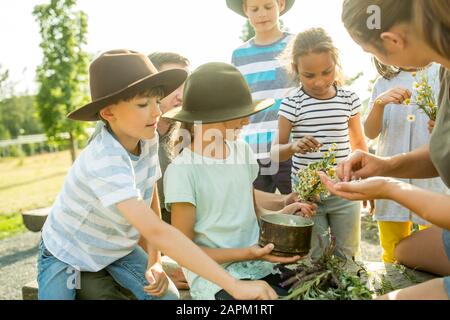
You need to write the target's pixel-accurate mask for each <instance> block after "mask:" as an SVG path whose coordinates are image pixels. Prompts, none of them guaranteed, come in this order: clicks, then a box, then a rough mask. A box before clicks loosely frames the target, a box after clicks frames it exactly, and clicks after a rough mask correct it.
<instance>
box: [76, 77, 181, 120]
mask: <svg viewBox="0 0 450 320" xmlns="http://www.w3.org/2000/svg"><path fill="white" fill-rule="evenodd" d="M187 75H188V74H187V72H186V71H185V70H182V69H171V70H166V71H162V72H159V73H155V74H152V75H149V76H148V77H145V78H143V79H141V80H139V81H136V82H134V83H131V84H130V85H128V86H127V87H126V88H124V89H122V90H120V91H117V92H114V93H113V94H110V95H108V96H106V97H103V98H101V99H98V100H96V101H92V102H90V103H88V104H86V105H84V106H82V107H81V108H79V109H77V110H75V111H73V112H71V113H69V114H68V115H67V117H68V118H69V119H72V120H80V121H98V120H99V111H100V110H101V109H103V108H104V107H106V106H108V105H110V104H111V103H113V102H115V101H117V99H120V97H121V96H124V95H125V94H129V93H132V92H135V93H136V94H138V93H139V92H142V91H145V90H147V89H151V88H155V87H162V89H163V92H164V96H163V97H162V98H164V97H166V96H168V95H169V94H171V93H172V92H173V91H175V90H176V89H177V88H178V87H180V86H181V85H182V84H183V82H184V81H186V78H187Z"/></svg>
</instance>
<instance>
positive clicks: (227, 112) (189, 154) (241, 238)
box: [163, 63, 315, 299]
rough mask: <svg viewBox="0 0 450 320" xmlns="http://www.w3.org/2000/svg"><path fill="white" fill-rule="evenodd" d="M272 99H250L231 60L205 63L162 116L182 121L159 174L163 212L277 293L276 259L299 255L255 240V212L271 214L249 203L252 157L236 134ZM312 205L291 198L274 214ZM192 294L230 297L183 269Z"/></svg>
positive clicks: (243, 274)
mask: <svg viewBox="0 0 450 320" xmlns="http://www.w3.org/2000/svg"><path fill="white" fill-rule="evenodd" d="M273 103H274V100H273V99H265V100H262V101H259V102H253V101H252V97H251V93H250V90H249V87H248V85H247V83H246V81H245V79H244V77H243V76H242V74H241V73H240V72H239V71H238V70H237V69H236V68H235V67H233V66H232V65H229V64H225V63H208V64H205V65H202V66H200V67H199V68H198V69H197V70H195V71H194V72H193V73H192V74H191V76H190V77H189V78H188V80H187V81H186V83H185V91H184V97H183V106H182V107H179V108H176V109H174V110H172V111H169V112H168V113H166V114H164V115H163V117H164V118H169V119H174V120H177V121H180V122H182V123H183V124H182V127H183V128H184V129H186V130H187V131H184V132H182V134H181V135H180V136H181V137H182V138H183V141H182V142H181V143H182V145H183V146H184V149H183V150H182V151H181V153H180V154H179V155H178V157H177V158H175V159H174V161H173V162H172V163H171V164H170V165H169V167H168V168H167V171H166V174H165V177H164V194H165V202H166V208H167V210H169V211H171V215H172V225H173V226H175V227H176V228H178V229H180V230H181V231H182V232H183V233H184V234H185V235H186V236H188V237H189V238H190V239H192V240H193V241H194V242H195V243H196V244H198V245H199V246H200V247H201V248H203V250H204V251H205V252H206V253H207V254H208V255H209V256H210V257H212V258H213V259H214V260H215V261H217V262H218V263H221V264H222V265H223V267H224V268H225V269H226V270H227V271H228V272H230V274H232V275H233V276H235V277H237V278H240V279H264V280H266V281H268V282H269V283H271V284H272V285H273V288H274V289H275V290H276V291H277V292H278V294H285V293H286V291H284V290H283V289H282V288H280V287H278V286H277V283H278V282H279V278H278V276H277V275H275V274H274V273H275V270H274V263H293V262H295V261H297V260H298V259H300V257H299V256H295V257H289V258H282V257H276V256H274V255H271V251H272V250H273V244H269V245H267V246H265V247H263V248H261V247H259V246H258V245H257V242H258V237H259V227H258V217H259V216H261V215H263V214H270V213H275V212H273V211H269V210H266V209H264V208H262V207H260V206H258V205H257V204H256V203H255V200H254V199H255V198H254V188H253V181H254V180H255V179H256V177H257V175H258V169H259V166H258V163H257V162H256V159H255V155H254V154H253V152H252V150H251V149H250V147H249V145H248V144H247V143H245V142H244V141H240V140H237V139H236V137H237V134H238V132H239V130H240V129H241V128H242V126H243V125H245V124H247V123H248V117H249V116H250V115H252V114H256V113H257V112H259V111H262V110H265V109H267V108H270V107H271V106H272V105H273ZM314 210H315V207H314V206H313V205H309V204H304V203H298V202H296V203H293V204H291V205H289V206H287V207H285V208H284V209H282V210H281V211H279V213H285V214H296V213H297V214H303V215H311V214H312V213H313V211H314ZM183 271H184V272H185V275H186V279H187V281H188V283H189V286H190V288H191V296H192V297H193V298H194V299H214V298H216V299H226V298H229V296H228V295H226V294H225V293H224V292H223V291H222V292H221V289H220V288H219V287H218V286H217V285H215V284H213V283H211V282H210V281H209V280H207V279H205V278H203V277H201V276H200V275H198V274H196V273H195V272H192V271H189V270H187V269H184V270H183Z"/></svg>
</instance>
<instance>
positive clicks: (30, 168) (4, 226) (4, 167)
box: [0, 151, 71, 239]
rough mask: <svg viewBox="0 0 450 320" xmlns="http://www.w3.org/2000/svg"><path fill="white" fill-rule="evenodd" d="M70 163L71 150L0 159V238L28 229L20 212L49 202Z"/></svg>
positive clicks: (56, 192) (55, 194)
mask: <svg viewBox="0 0 450 320" xmlns="http://www.w3.org/2000/svg"><path fill="white" fill-rule="evenodd" d="M70 165H71V159H70V153H69V152H68V151H63V152H58V153H51V154H43V155H37V156H32V157H26V158H9V159H1V161H0V177H2V178H1V180H0V203H1V206H0V239H2V238H5V237H9V236H11V235H14V234H16V233H19V232H22V231H24V230H25V227H24V225H23V223H22V217H21V213H22V212H24V211H27V210H31V209H37V208H44V207H48V206H50V205H51V204H52V203H53V201H54V200H55V198H56V196H57V195H58V193H59V192H60V189H61V187H62V185H63V181H64V178H65V176H66V174H67V171H68V169H69V167H70Z"/></svg>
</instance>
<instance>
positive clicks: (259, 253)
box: [249, 243, 301, 264]
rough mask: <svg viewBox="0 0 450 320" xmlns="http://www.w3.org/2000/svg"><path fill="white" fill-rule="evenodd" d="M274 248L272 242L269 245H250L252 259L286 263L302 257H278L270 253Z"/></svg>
mask: <svg viewBox="0 0 450 320" xmlns="http://www.w3.org/2000/svg"><path fill="white" fill-rule="evenodd" d="M273 248H274V245H273V244H272V243H269V244H268V245H266V246H264V247H262V248H261V247H260V246H259V245H257V244H256V245H254V246H252V247H250V248H249V249H250V256H251V257H252V260H265V261H269V262H272V263H284V264H292V263H295V262H297V261H298V260H300V259H301V257H300V256H294V257H278V256H274V255H272V254H270V253H271V252H272V250H273Z"/></svg>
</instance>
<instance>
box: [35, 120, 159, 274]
mask: <svg viewBox="0 0 450 320" xmlns="http://www.w3.org/2000/svg"><path fill="white" fill-rule="evenodd" d="M160 177H161V171H160V168H159V161H158V137H157V136H156V137H155V138H154V139H152V140H147V141H141V154H140V155H139V156H134V155H131V154H129V153H128V152H127V151H126V150H125V148H124V147H123V146H122V145H121V144H120V143H119V142H118V141H117V140H116V139H115V138H114V137H113V136H112V135H111V133H110V132H109V131H108V130H107V129H106V128H105V127H103V128H102V130H101V132H100V133H99V134H98V135H97V136H96V137H95V138H94V139H93V140H92V141H91V142H90V143H89V145H88V146H87V147H86V148H85V149H84V150H83V152H82V153H81V154H80V155H79V157H78V158H77V160H76V161H75V163H74V164H73V165H72V167H71V168H70V170H69V173H68V175H67V177H66V179H65V181H64V186H63V189H62V191H61V192H60V194H59V195H58V197H57V199H56V201H55V203H54V204H53V208H52V210H51V213H50V215H49V217H48V219H47V221H46V223H45V225H44V229H43V232H42V237H43V240H44V243H45V246H46V247H47V249H48V250H49V251H50V252H51V253H52V254H53V255H54V256H55V257H56V258H57V259H59V260H60V261H62V262H65V263H67V264H69V265H70V266H72V267H74V268H75V269H77V270H79V271H90V272H96V271H98V270H101V269H103V268H105V267H106V266H108V265H110V264H111V263H113V262H114V261H116V260H118V259H120V258H122V257H124V256H126V255H127V254H129V253H130V252H131V251H133V250H134V249H135V247H136V245H137V242H138V240H139V232H138V231H137V230H136V229H135V228H134V227H133V226H132V225H131V224H130V223H129V222H128V221H127V220H126V219H125V217H124V216H123V215H122V214H121V213H120V212H119V211H118V209H117V207H116V205H117V204H118V203H120V202H122V201H125V200H128V199H131V198H139V199H143V200H145V201H146V202H147V203H149V204H150V202H151V198H152V193H153V186H154V184H155V183H156V181H157V180H158V179H159V178H160Z"/></svg>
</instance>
